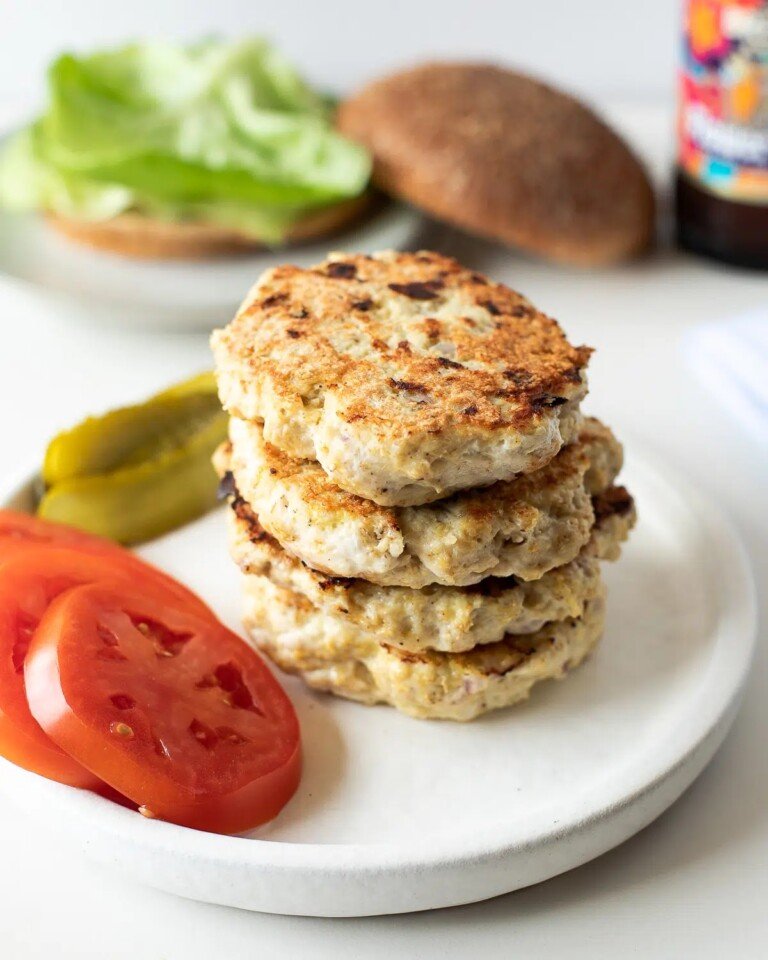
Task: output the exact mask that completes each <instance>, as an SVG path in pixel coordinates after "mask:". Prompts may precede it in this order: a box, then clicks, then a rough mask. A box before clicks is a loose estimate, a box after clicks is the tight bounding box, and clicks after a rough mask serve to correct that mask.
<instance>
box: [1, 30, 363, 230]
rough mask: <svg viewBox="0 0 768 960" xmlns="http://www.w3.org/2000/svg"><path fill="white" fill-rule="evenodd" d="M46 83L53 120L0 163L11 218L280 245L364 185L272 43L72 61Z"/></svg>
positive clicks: (359, 156)
mask: <svg viewBox="0 0 768 960" xmlns="http://www.w3.org/2000/svg"><path fill="white" fill-rule="evenodd" d="M48 85H49V104H48V109H47V110H46V112H45V114H44V115H43V116H42V117H40V118H39V119H38V120H37V121H35V123H34V124H32V125H31V126H30V127H28V128H27V129H25V130H23V131H21V132H20V133H18V134H17V135H16V136H14V137H13V138H12V140H11V141H10V142H9V143H8V145H7V146H6V148H5V150H4V151H3V154H2V156H0V203H2V204H3V205H4V206H7V207H10V208H13V209H18V210H29V209H41V210H47V211H52V212H55V213H58V214H61V215H64V216H67V217H75V218H78V219H83V220H101V219H107V218H109V217H112V216H115V215H116V214H118V213H120V212H123V211H125V210H137V211H139V212H142V213H146V214H148V215H151V216H155V217H160V218H163V219H168V220H176V221H178V220H203V221H205V222H211V223H217V224H220V225H222V226H230V227H234V228H236V229H238V230H241V231H243V232H245V233H248V234H250V235H252V236H254V237H256V238H258V239H261V240H264V241H267V242H278V241H279V240H280V239H281V238H282V237H283V236H284V235H285V233H286V232H287V231H288V229H289V228H290V227H291V225H292V224H293V223H295V222H296V221H297V220H299V219H300V218H301V217H303V216H304V215H305V214H306V213H308V212H310V211H312V210H315V209H318V208H321V207H324V206H328V205H331V204H335V203H338V202H340V201H342V200H346V199H350V198H353V197H356V196H359V195H360V194H361V193H362V192H363V191H364V190H365V188H366V186H367V184H368V179H369V177H370V158H369V156H368V154H367V153H366V152H365V150H363V149H362V148H361V147H359V146H358V145H357V144H354V143H352V142H350V141H349V140H346V139H345V138H344V137H342V136H341V135H340V134H338V133H337V132H336V131H335V130H334V129H333V126H332V106H331V105H330V104H329V102H328V100H327V98H325V97H323V96H321V95H320V94H318V93H317V92H315V91H313V90H312V89H311V88H310V87H309V86H307V84H306V83H305V82H304V81H303V80H302V79H301V77H300V76H299V75H298V74H297V73H296V71H295V70H294V69H293V67H292V66H291V65H290V64H289V63H287V61H286V60H285V59H284V58H283V57H282V56H281V55H280V54H279V53H278V52H277V51H276V50H274V49H273V48H272V47H271V46H270V45H269V44H268V43H267V42H266V41H264V40H260V39H250V40H245V41H238V42H234V43H226V42H223V41H217V40H209V41H205V42H201V43H197V44H194V45H191V46H186V47H179V46H174V45H171V44H165V43H142V44H132V45H130V46H126V47H122V48H121V49H118V50H113V51H107V52H104V53H96V54H93V55H90V56H86V57H76V56H73V55H71V54H65V55H63V56H61V57H59V58H58V59H57V60H56V61H55V62H54V63H53V64H52V66H51V68H50V70H49V77H48Z"/></svg>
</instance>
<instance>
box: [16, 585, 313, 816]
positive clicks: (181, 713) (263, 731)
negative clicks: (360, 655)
mask: <svg viewBox="0 0 768 960" xmlns="http://www.w3.org/2000/svg"><path fill="white" fill-rule="evenodd" d="M24 673H25V681H26V692H27V697H28V700H29V705H30V708H31V711H32V713H33V715H34V716H35V718H36V719H37V721H38V722H39V723H40V725H41V726H42V728H43V729H44V730H45V732H46V733H47V734H48V736H49V737H50V738H51V739H52V740H53V741H55V742H56V743H57V744H58V745H59V747H61V748H62V750H64V751H65V752H66V753H67V754H68V755H70V756H71V757H73V758H74V759H75V760H76V761H77V762H78V763H80V764H81V765H82V766H83V767H85V768H87V769H88V770H90V771H91V772H92V773H93V774H94V775H96V776H97V777H99V778H100V779H102V780H103V781H105V782H106V783H108V784H109V785H110V786H112V787H113V788H114V789H115V790H117V791H119V792H120V793H121V794H123V795H124V796H126V797H128V798H130V799H131V800H133V801H134V802H135V803H136V804H138V805H139V807H140V809H141V812H142V813H144V814H145V815H146V816H150V817H158V818H160V819H163V820H169V821H171V822H174V823H178V824H182V825H184V826H189V827H195V828H197V829H200V830H209V831H213V832H219V833H240V832H242V831H244V830H248V829H250V828H252V827H255V826H258V825H259V824H261V823H264V822H265V821H267V820H270V819H271V818H272V817H274V816H275V815H276V814H277V813H278V812H279V810H280V809H281V808H282V807H283V806H284V805H285V804H286V803H287V802H288V800H289V799H290V797H291V796H292V795H293V793H294V791H295V790H296V787H297V786H298V782H299V777H300V768H301V758H300V742H299V725H298V720H297V718H296V714H295V713H294V710H293V707H292V705H291V702H290V700H289V699H288V697H287V696H286V694H285V693H284V691H283V690H282V688H281V687H280V685H279V684H278V682H277V681H276V680H275V678H274V677H273V676H272V674H271V673H270V671H269V670H268V668H267V667H266V665H265V664H264V662H263V661H262V660H261V658H260V657H259V656H258V654H257V653H256V652H255V651H253V650H252V649H251V648H250V647H249V646H247V644H246V643H245V642H244V641H243V640H241V639H240V638H239V637H238V636H236V635H235V634H233V633H231V632H230V631H229V630H227V629H226V628H225V627H224V626H223V625H222V624H220V623H218V622H216V621H214V620H211V619H210V618H200V617H197V616H195V614H194V613H193V612H190V611H185V610H183V609H181V608H180V607H179V606H178V605H169V604H166V603H164V602H163V601H162V599H158V598H156V597H152V596H149V595H148V594H147V593H144V592H140V591H136V590H130V589H125V588H123V587H122V586H120V587H118V588H114V587H105V586H102V585H99V584H92V585H89V586H81V587H75V588H74V589H71V590H69V591H67V592H66V593H63V594H61V595H60V596H59V597H58V598H57V599H56V600H55V601H54V602H53V603H52V604H51V605H50V607H49V608H48V610H47V612H46V614H45V616H44V617H43V619H42V620H41V622H40V625H39V626H38V628H37V630H36V632H35V635H34V637H33V640H32V643H31V645H30V647H29V651H28V653H27V657H26V662H25V671H24Z"/></svg>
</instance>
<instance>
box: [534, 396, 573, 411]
mask: <svg viewBox="0 0 768 960" xmlns="http://www.w3.org/2000/svg"><path fill="white" fill-rule="evenodd" d="M564 403H568V398H567V397H553V396H552V395H551V394H549V393H545V394H543V395H542V396H540V397H531V410H551V409H552V408H553V407H561V406H562V405H563V404H564Z"/></svg>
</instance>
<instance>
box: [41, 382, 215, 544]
mask: <svg viewBox="0 0 768 960" xmlns="http://www.w3.org/2000/svg"><path fill="white" fill-rule="evenodd" d="M226 432H227V416H226V414H225V413H224V412H223V411H222V409H221V406H220V404H219V400H218V397H217V395H216V390H215V384H214V381H213V375H212V374H210V373H205V374H200V375H199V376H197V377H193V378H191V379H190V380H187V381H184V382H183V383H180V384H177V385H176V386H173V387H171V388H169V389H168V390H164V391H162V392H161V393H159V394H157V395H156V396H154V397H151V398H150V399H149V400H147V401H146V402H145V403H142V404H137V405H136V406H132V407H122V408H120V409H118V410H113V411H111V412H110V413H106V414H104V415H103V416H101V417H89V418H88V419H87V420H84V421H83V422H82V423H81V424H79V425H78V426H76V427H74V428H73V429H71V430H67V431H64V432H63V433H61V434H59V435H58V436H57V437H55V438H54V439H53V440H52V441H51V443H50V445H49V447H48V450H47V452H46V457H45V463H44V466H43V480H44V482H45V486H46V492H45V494H44V495H43V497H42V499H41V501H40V504H39V506H38V514H39V516H41V517H45V518H46V519H49V520H59V521H61V522H63V523H69V524H71V525H73V526H76V527H79V528H80V529H83V530H88V531H89V532H91V533H98V534H101V535H102V536H106V537H111V538H112V539H114V540H118V541H119V542H121V543H137V542H140V541H142V540H149V539H152V538H153V537H157V536H160V535H161V534H163V533H167V532H168V531H169V530H173V529H174V528H176V527H179V526H181V525H182V524H184V523H188V522H189V521H190V520H193V519H194V518H195V517H198V516H200V515H201V514H202V513H205V512H206V511H207V510H209V509H210V508H211V507H212V506H213V505H214V504H215V502H216V476H215V473H214V471H213V467H212V466H211V456H212V455H213V452H214V450H215V449H216V447H217V446H218V444H220V443H221V442H222V441H223V440H224V439H225V437H226Z"/></svg>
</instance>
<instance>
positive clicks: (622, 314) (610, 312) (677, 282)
mask: <svg viewBox="0 0 768 960" xmlns="http://www.w3.org/2000/svg"><path fill="white" fill-rule="evenodd" d="M616 117H617V120H618V121H619V122H620V123H621V124H622V125H623V126H624V127H625V128H626V129H627V130H628V132H629V133H630V135H632V136H633V139H634V140H635V142H636V143H637V146H638V148H639V149H640V150H641V151H643V152H645V153H646V154H647V155H648V156H649V159H651V161H652V163H653V164H654V166H655V167H656V169H657V171H658V172H659V173H660V174H662V175H663V173H664V170H665V167H666V158H667V155H668V145H669V141H670V140H671V125H670V124H669V119H668V114H667V112H666V111H663V110H660V109H649V108H639V107H633V108H629V107H625V108H623V109H621V110H619V111H618V112H617V113H616ZM435 242H437V241H435ZM439 242H440V244H441V245H442V247H443V248H444V249H446V250H447V251H449V252H455V253H456V255H458V256H459V257H460V258H463V259H465V260H466V261H467V262H469V263H471V265H472V266H474V267H476V268H478V269H483V270H487V271H488V272H490V273H491V274H492V275H493V276H495V277H496V278H499V279H503V280H505V281H507V282H509V283H510V284H512V285H513V286H516V287H518V288H519V289H521V290H523V291H524V292H525V293H526V294H527V295H529V296H530V297H531V298H532V299H533V300H534V302H536V303H537V304H538V305H539V306H541V307H542V308H543V309H545V310H547V311H548V312H550V313H552V314H554V315H555V316H557V317H559V318H560V319H561V320H562V322H563V323H564V325H565V326H566V328H567V330H568V332H569V334H570V335H571V337H572V339H575V340H576V341H578V342H586V343H590V344H592V345H594V346H596V347H597V348H598V352H597V354H596V356H595V357H594V359H593V362H592V373H591V393H590V398H589V409H590V410H592V411H594V412H596V413H598V414H599V415H600V416H601V417H603V418H604V419H605V420H607V422H608V423H610V424H611V425H612V426H613V427H615V429H616V430H617V432H618V434H619V436H620V437H623V438H625V439H626V438H628V437H631V436H632V435H633V434H634V435H637V436H638V437H642V438H643V439H644V440H647V441H649V442H650V443H652V444H653V445H655V447H656V449H657V450H658V452H659V455H660V456H661V457H664V458H668V459H669V460H670V461H671V462H672V464H673V465H675V466H676V467H678V468H679V469H681V470H683V471H684V472H685V473H686V474H687V475H688V476H689V477H690V478H691V481H692V482H694V483H696V484H697V485H699V486H700V487H702V488H703V489H704V490H705V491H706V492H707V493H709V494H710V495H711V496H712V497H714V498H715V499H716V500H717V501H718V502H719V503H720V504H721V505H722V507H723V509H725V510H726V511H727V512H728V513H729V514H730V515H731V517H732V518H733V520H734V522H735V523H736V525H737V526H738V527H739V528H740V530H741V533H742V535H743V537H744V540H745V542H746V544H747V546H748V549H749V551H750V554H751V557H752V560H753V564H754V569H755V575H756V579H757V582H758V588H759V590H760V593H761V605H762V611H761V612H762V614H763V622H765V617H764V614H765V612H766V590H765V587H766V583H768V509H767V508H768V495H767V491H768V451H765V450H761V451H758V450H756V449H755V448H754V446H753V445H752V444H751V442H750V439H749V438H748V437H746V436H744V435H742V434H741V433H740V431H739V429H738V428H737V427H736V425H735V424H734V423H733V422H732V421H731V419H730V417H729V416H728V415H727V414H726V413H725V412H724V411H723V410H721V409H719V408H718V407H717V406H716V405H715V404H714V403H712V402H711V401H710V400H709V398H708V396H707V393H706V391H705V390H704V389H702V387H701V385H700V384H699V383H698V382H696V381H695V380H694V379H692V378H691V377H690V375H689V374H688V372H687V370H686V367H685V365H684V362H683V357H682V355H681V352H680V350H679V345H678V341H679V339H680V335H681V333H682V332H683V331H684V330H686V329H687V328H689V327H690V326H691V325H692V324H695V323H697V322H699V321H703V320H707V319H714V318H718V317H722V316H727V315H729V314H733V313H738V312H740V311H741V310H744V309H748V308H753V307H756V306H760V305H765V306H766V311H767V316H768V275H767V276H761V275H757V274H750V273H744V272H740V271H737V270H732V269H728V268H725V267H719V266H716V265H712V264H709V263H706V262H704V261H699V260H696V259H693V258H689V257H687V256H683V255H681V254H677V253H674V252H672V251H669V250H663V251H661V252H659V253H658V254H657V255H656V256H655V257H653V258H652V259H651V260H649V261H647V262H645V263H641V264H637V265H634V266H627V267H622V268H619V269H614V270H611V271H602V272H597V273H587V272H584V273H581V272H572V271H565V270H559V269H555V268H553V267H550V266H546V265H542V264H538V263H533V262H530V261H526V260H523V259H521V258H518V257H516V256H514V255H512V254H510V253H509V252H505V251H500V250H498V249H494V248H493V247H491V246H490V245H484V244H480V243H476V242H471V241H468V240H465V239H462V238H459V237H456V236H449V235H442V236H441V238H440V241H439ZM0 317H1V318H2V319H0V323H2V341H1V342H2V347H1V348H0V403H1V404H2V411H3V413H2V440H3V443H2V447H0V476H2V477H3V478H4V479H5V478H6V477H7V476H8V475H10V474H12V473H19V472H21V471H24V470H29V469H31V468H33V467H34V466H35V465H36V464H37V463H38V462H39V461H40V458H41V455H42V451H43V448H44V444H45V442H46V439H47V438H48V437H50V436H51V434H53V433H54V432H55V431H56V430H58V429H59V428H61V427H64V426H66V425H69V424H71V423H73V422H74V421H77V420H78V419H80V418H81V417H82V416H83V415H84V414H86V413H88V412H95V411H99V410H102V409H105V408H108V407H111V406H114V405H116V404H119V403H123V402H128V401H131V400H134V399H141V398H143V397H144V396H145V395H146V394H147V393H149V392H150V391H153V390H155V389H158V388H160V387H161V386H163V385H165V384H166V383H168V382H170V381H172V380H174V379H177V378H180V377H182V376H183V375H185V374H187V373H190V372H193V371H196V370H198V369H201V368H203V367H206V366H208V365H209V362H210V360H209V355H208V351H207V346H206V342H205V338H204V337H201V336H193V335H189V336H187V335H164V334H148V333H146V332H137V331H131V330H125V329H122V330H120V329H118V328H113V327H107V326H104V327H103V328H100V327H96V326H93V325H90V326H86V325H76V324H73V323H72V322H71V320H70V321H67V322H66V323H65V322H64V321H63V320H62V319H61V318H60V317H57V316H56V315H55V314H54V313H52V312H51V310H50V308H44V307H42V306H41V304H40V303H39V301H38V300H37V298H36V297H35V296H34V295H32V294H30V293H29V292H26V291H21V290H19V289H17V288H15V287H13V286H11V285H8V284H7V283H6V282H4V281H2V279H0ZM766 375H767V376H768V371H767V373H766ZM639 509H640V510H641V511H642V509H643V505H642V503H641V504H639ZM767 661H768V657H767V656H766V648H765V643H764V642H763V643H762V644H761V645H760V649H759V653H758V658H757V661H756V663H755V668H754V671H753V675H752V680H751V682H750V684H749V688H748V690H747V694H746V698H745V702H744V705H743V708H742V710H741V713H740V715H739V717H738V719H737V721H736V723H735V726H734V728H733V730H732V732H731V734H730V735H729V737H728V739H727V741H726V743H725V745H724V746H723V748H722V749H721V751H720V752H719V754H718V755H717V757H716V758H715V760H714V762H713V763H712V765H711V766H710V767H709V769H708V770H707V771H706V772H705V773H704V775H703V776H702V777H701V778H700V779H699V780H698V781H697V783H696V784H695V785H694V786H693V787H692V788H691V789H690V790H689V791H688V792H687V793H686V794H685V795H684V796H683V797H682V799H681V800H679V801H678V802H677V803H676V804H675V805H674V807H673V808H672V809H671V810H669V811H668V812H667V813H666V814H665V815H664V816H662V817H661V818H660V819H659V820H658V821H657V822H656V823H654V824H653V825H652V826H650V827H649V828H647V829H646V830H645V831H643V832H642V833H641V834H639V835H638V836H636V837H635V838H633V839H632V840H630V841H629V842H627V843H625V844H624V845H623V846H622V847H620V848H618V849H616V850H614V851H612V852H611V853H608V854H606V855H605V856H603V857H601V858H600V859H598V860H596V861H594V862H592V863H590V864H587V865H586V866H584V867H581V868H580V869H578V870H575V871H573V872H571V873H569V874H566V875H564V876H561V877H559V878H556V879H554V880H550V881H548V882H547V883H544V884H541V885H539V886H537V887H534V888H530V889H528V890H523V891H519V892H517V893H515V894H510V895H508V896H504V897H500V898H498V899H496V900H492V901H489V902H486V903H482V904H477V905H473V906H467V907H460V908H454V909H450V910H443V911H437V912H432V913H427V914H412V915H408V916H404V917H383V918H374V919H361V920H317V919H300V918H287V917H275V916H266V915H258V914H248V913H244V912H239V911H236V910H230V909H227V908H222V907H213V906H206V905H203V904H198V903H191V902H187V901H183V900H180V899H177V898H175V897H172V896H169V895H166V894H162V893H157V892H155V891H153V890H148V889H143V888H140V887H137V886H135V885H134V884H132V883H130V882H127V881H124V880H123V879H122V878H121V877H120V876H119V874H117V873H112V872H109V871H107V870H105V869H102V868H97V867H94V866H92V865H90V864H88V863H85V862H82V861H80V860H79V859H72V858H71V857H70V856H68V855H67V854H65V853H64V852H63V851H64V848H63V847H61V848H60V846H59V844H58V842H57V838H56V837H55V836H52V835H51V834H50V833H49V832H48V831H46V830H45V828H44V826H43V825H42V824H40V823H39V822H36V821H33V820H31V819H30V818H28V817H26V816H25V815H24V814H22V813H20V812H19V811H18V810H17V809H16V808H15V807H14V805H13V804H12V802H11V801H10V800H9V799H8V798H5V797H0V957H2V958H3V960H32V958H35V960H36V958H43V957H45V958H49V957H63V958H66V960H68V958H78V960H90V958H94V960H96V958H98V960H182V958H183V960H210V958H211V957H226V958H232V960H239V958H241V957H243V958H244V957H249V958H250V957H258V958H270V957H277V956H281V957H291V958H293V957H302V958H303V957H333V958H335V960H343V958H347V957H349V958H353V957H354V958H360V957H365V958H366V960H367V958H378V957H387V958H391V957H407V958H433V957H434V958H453V957H457V958H458V957H467V956H472V955H474V956H483V957H484V958H488V960H491V958H496V957H526V958H527V960H536V958H545V957H546V958H559V957H568V958H569V960H578V958H582V957H583V958H587V957H589V958H590V960H602V958H611V960H615V958H616V957H617V956H619V957H642V958H652V960H657V958H659V960H662V958H664V960H666V958H670V960H671V958H688V957H695V958H697V960H709V958H717V960H720V958H723V957H726V956H727V957H729V960H741V958H747V960H751V958H759V957H765V956H768V909H767V905H766V901H767V899H768V749H766V731H768V670H767V669H766V668H767V667H768V662H767Z"/></svg>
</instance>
